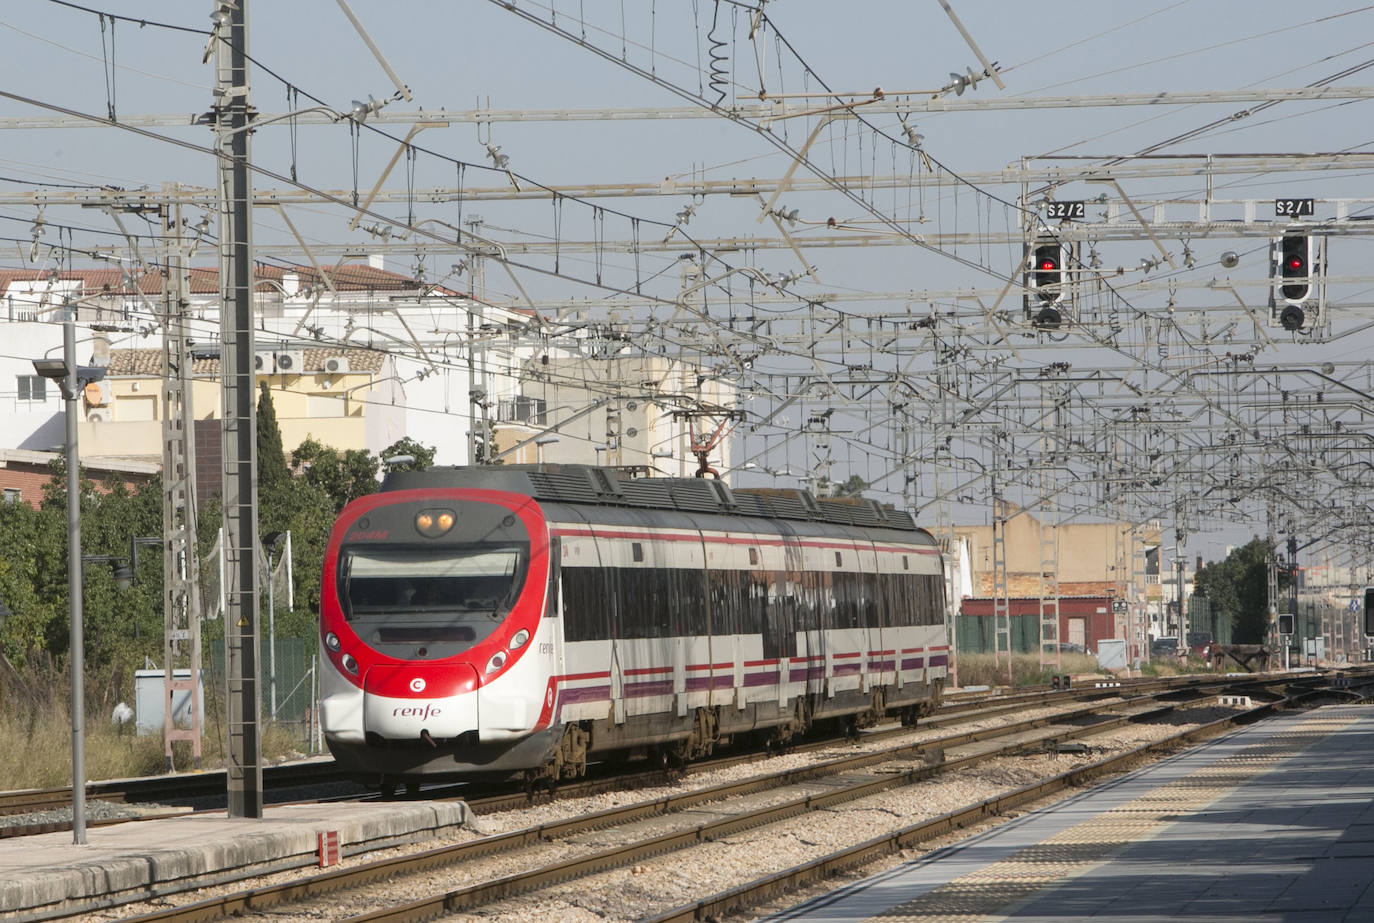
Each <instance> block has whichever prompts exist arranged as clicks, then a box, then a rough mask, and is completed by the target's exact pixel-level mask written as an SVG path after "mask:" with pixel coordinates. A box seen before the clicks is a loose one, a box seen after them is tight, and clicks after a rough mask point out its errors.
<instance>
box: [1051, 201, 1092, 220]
mask: <svg viewBox="0 0 1374 923" xmlns="http://www.w3.org/2000/svg"><path fill="white" fill-rule="evenodd" d="M1087 214H1088V209H1087V207H1086V205H1085V204H1084V203H1083V202H1046V203H1045V217H1046V218H1050V219H1055V220H1058V221H1070V220H1081V219H1083V218H1084V217H1086V216H1087Z"/></svg>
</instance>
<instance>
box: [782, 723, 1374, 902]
mask: <svg viewBox="0 0 1374 923" xmlns="http://www.w3.org/2000/svg"><path fill="white" fill-rule="evenodd" d="M1372 883H1374V706H1361V705H1335V706H1327V707H1323V708H1319V709H1315V710H1313V711H1307V712H1295V713H1291V714H1286V715H1281V716H1279V717H1276V718H1273V719H1270V720H1267V721H1264V722H1261V723H1259V724H1256V725H1253V726H1251V727H1248V728H1244V729H1241V730H1238V731H1235V732H1233V733H1231V734H1228V735H1227V736H1225V737H1221V738H1218V739H1217V740H1214V741H1212V742H1210V743H1208V744H1207V745H1205V746H1203V747H1202V748H1200V749H1198V750H1194V751H1192V752H1189V753H1186V754H1181V755H1179V756H1177V757H1174V758H1172V759H1169V760H1166V761H1163V762H1160V763H1156V764H1154V765H1152V766H1149V767H1147V768H1144V769H1141V770H1138V771H1136V772H1134V773H1131V774H1129V775H1126V776H1122V777H1121V778H1119V779H1116V780H1113V781H1112V782H1109V783H1106V784H1103V785H1101V786H1098V787H1096V788H1093V789H1091V790H1088V791H1086V792H1083V793H1082V794H1080V795H1076V796H1074V797H1073V798H1070V799H1069V800H1067V801H1064V802H1060V803H1058V804H1056V805H1053V806H1051V807H1047V808H1045V809H1043V810H1039V811H1034V812H1031V813H1028V814H1026V815H1024V816H1022V817H1019V818H1017V819H1015V820H1012V821H1009V822H1008V823H1006V824H1004V825H1002V826H1000V827H997V828H995V829H992V830H988V831H986V832H984V833H981V834H978V835H975V836H973V837H970V838H969V839H967V840H964V841H962V842H960V843H958V844H955V845H953V846H950V847H947V848H944V849H940V850H938V851H936V852H933V853H930V854H928V855H926V856H923V857H921V858H920V859H919V860H915V861H913V862H910V863H906V864H904V865H900V866H896V867H894V868H892V869H889V870H887V871H885V872H883V873H881V874H878V875H874V876H872V877H870V878H866V879H863V880H860V881H856V882H854V883H853V884H850V885H847V886H845V887H843V888H841V889H839V890H836V891H833V892H831V893H829V894H826V895H824V896H822V897H818V898H815V899H812V900H808V901H806V902H805V903H802V904H798V905H797V906H795V907H793V908H791V909H789V910H786V911H783V912H780V913H776V914H773V915H771V916H768V917H766V918H765V919H766V920H768V921H769V923H780V921H784V920H823V921H825V923H846V921H854V923H857V921H861V920H867V921H881V923H903V921H917V920H919V921H959V923H965V921H968V923H972V921H975V920H999V921H1000V920H1015V921H1043V923H1051V921H1053V923H1065V921H1075V920H1094V921H1108V920H1113V921H1129V923H1155V921H1158V923H1163V921H1170V923H1179V921H1206V923H1220V921H1226V923H1232V921H1234V923H1241V921H1244V923H1269V921H1295V923H1297V921H1300V923H1328V921H1330V923H1337V921H1340V923H1355V921H1371V920H1374V887H1371V884H1372Z"/></svg>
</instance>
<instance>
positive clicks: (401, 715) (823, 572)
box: [319, 465, 949, 791]
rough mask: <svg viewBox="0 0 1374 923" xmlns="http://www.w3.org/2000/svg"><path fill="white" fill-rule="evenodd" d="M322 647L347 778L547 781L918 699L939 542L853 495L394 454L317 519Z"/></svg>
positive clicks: (926, 686) (938, 654)
mask: <svg viewBox="0 0 1374 923" xmlns="http://www.w3.org/2000/svg"><path fill="white" fill-rule="evenodd" d="M320 652H321V658H320V663H321V683H320V702H319V705H320V724H321V728H322V730H323V734H324V739H325V741H326V743H327V745H328V747H329V750H330V752H331V753H332V754H333V756H334V759H335V761H336V763H337V764H338V765H339V766H340V767H341V768H343V769H345V770H346V771H347V772H349V773H350V774H351V775H353V776H354V777H355V778H358V779H359V780H360V781H364V782H367V783H369V784H372V785H376V786H379V787H381V788H382V790H383V791H394V790H395V787H396V786H398V785H401V784H405V785H407V786H409V787H414V786H417V785H418V784H419V783H420V782H421V781H424V780H431V779H433V780H437V779H476V778H489V777H498V776H499V777H506V778H512V777H515V778H518V777H521V776H523V778H524V779H525V781H526V783H527V784H537V783H541V782H545V783H548V784H556V783H557V782H558V781H560V780H565V779H574V778H578V777H580V776H583V775H584V774H585V773H586V771H587V767H588V764H589V763H596V762H599V761H603V760H611V759H616V758H628V757H648V758H650V759H654V760H657V761H660V762H661V763H663V764H664V765H672V764H684V763H686V762H688V761H690V760H693V759H699V758H703V757H706V756H709V755H710V754H711V753H712V752H714V751H715V750H716V749H718V748H721V747H724V746H725V745H728V744H730V743H732V742H734V741H739V740H742V739H745V740H750V741H754V742H757V743H759V744H762V745H767V746H774V747H780V746H786V745H787V744H788V743H789V742H790V741H792V740H794V739H795V738H797V737H798V736H799V735H801V734H803V733H804V732H806V731H807V730H808V729H810V728H811V727H813V726H815V725H818V724H820V723H821V722H833V723H836V724H838V725H841V726H843V727H844V728H845V729H848V730H854V729H857V728H862V727H865V726H870V725H872V724H873V723H875V722H877V721H878V720H880V719H883V718H885V717H891V718H897V717H900V719H901V720H903V721H904V722H907V723H914V722H915V721H916V720H917V719H918V718H919V717H921V716H922V715H926V714H929V713H930V712H932V711H933V710H934V709H935V708H936V707H938V705H939V703H940V698H941V693H942V689H943V687H944V684H945V682H946V676H947V673H948V666H949V637H948V631H947V627H946V617H945V578H944V566H943V559H942V556H941V553H940V548H939V545H938V543H937V542H936V540H935V539H934V537H933V536H932V535H931V534H930V533H929V532H927V531H925V530H923V529H920V528H918V527H917V526H916V523H915V521H914V520H913V518H912V516H911V515H910V514H909V513H907V512H905V511H902V510H897V509H892V508H890V507H886V506H883V505H881V504H879V503H877V502H875V501H872V500H864V499H845V500H841V499H822V498H817V497H814V496H812V495H811V494H810V493H808V492H806V491H803V490H790V489H774V488H768V489H743V488H741V489H731V488H730V487H729V486H727V485H726V484H725V483H724V482H723V481H720V480H717V479H712V478H659V477H654V478H643V477H630V476H628V475H626V474H625V473H624V472H623V471H621V470H619V469H614V468H603V467H596V466H588V465H529V466H524V465H511V466H476V467H434V468H429V469H425V470H420V471H393V472H391V473H389V474H388V475H387V476H386V478H385V479H384V480H383V482H382V485H381V487H380V489H379V491H378V492H377V493H375V494H372V495H368V496H364V497H361V498H359V499H356V500H354V501H353V502H351V503H349V504H348V505H347V506H346V507H345V508H344V509H343V510H342V512H341V513H340V514H339V516H338V518H337V520H336V522H335V523H334V526H333V529H332V531H331V534H330V538H329V544H328V548H327V551H326V554H325V560H324V569H323V588H322V594H321V612H320Z"/></svg>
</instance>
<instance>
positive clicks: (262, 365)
mask: <svg viewBox="0 0 1374 923" xmlns="http://www.w3.org/2000/svg"><path fill="white" fill-rule="evenodd" d="M276 370H277V354H276V353H274V352H272V351H271V350H265V349H260V350H258V351H257V352H256V353H254V354H253V371H255V372H261V373H262V374H264V375H271V374H272V373H273V372H275V371H276Z"/></svg>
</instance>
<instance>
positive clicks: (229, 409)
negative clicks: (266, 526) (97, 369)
mask: <svg viewBox="0 0 1374 923" xmlns="http://www.w3.org/2000/svg"><path fill="white" fill-rule="evenodd" d="M247 5H248V4H247V0H237V2H236V3H228V2H223V0H216V2H215V3H214V8H215V12H214V13H213V14H212V20H213V22H214V23H215V95H216V97H217V99H216V103H215V115H216V118H215V150H216V153H217V155H218V156H217V159H218V167H219V202H220V210H219V218H220V221H219V231H220V261H219V262H220V266H219V286H220V303H221V308H220V376H221V383H220V385H221V391H222V394H223V427H224V441H223V456H222V468H221V472H222V474H223V478H224V534H225V548H224V552H225V563H226V565H227V566H226V579H225V586H224V600H225V609H224V643H225V659H226V661H227V667H228V673H229V689H228V728H229V766H228V790H229V791H228V795H229V816H230V817H253V818H260V817H262V800H263V799H262V746H261V744H262V734H261V729H260V727H259V713H260V711H261V704H260V703H259V701H258V673H259V669H258V616H259V611H258V610H259V602H258V568H257V540H258V534H257V523H258V516H257V513H258V493H257V491H258V465H257V461H258V460H257V438H256V433H257V404H256V397H257V395H256V393H255V389H254V387H253V386H254V382H255V377H256V374H255V370H254V367H253V352H254V349H253V346H254V344H253V314H252V309H253V241H252V226H253V222H252V217H253V216H252V208H253V191H252V188H251V186H250V183H249V180H250V174H249V170H248V163H249V161H248V156H249V135H250V134H251V132H250V131H249V118H250V110H249V107H248V29H247V12H246V7H247Z"/></svg>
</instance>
